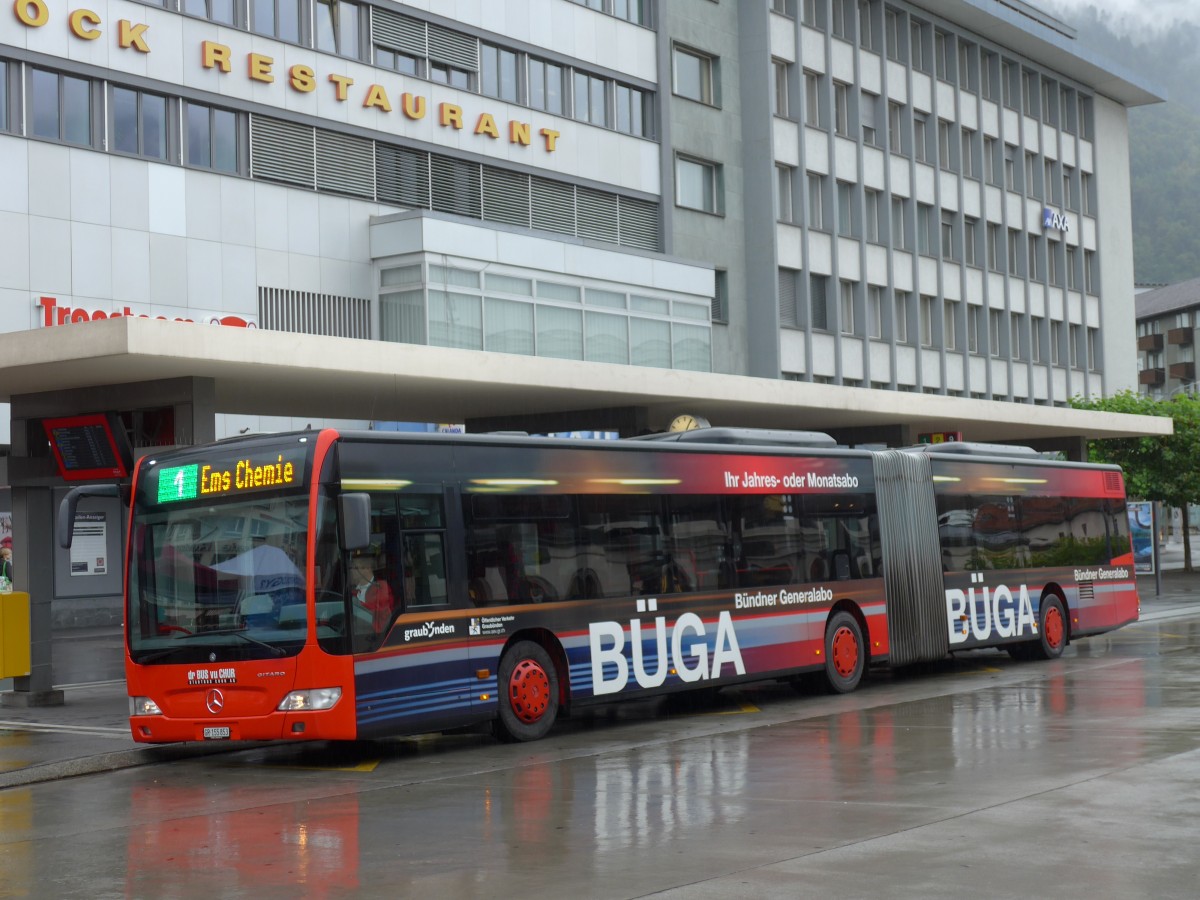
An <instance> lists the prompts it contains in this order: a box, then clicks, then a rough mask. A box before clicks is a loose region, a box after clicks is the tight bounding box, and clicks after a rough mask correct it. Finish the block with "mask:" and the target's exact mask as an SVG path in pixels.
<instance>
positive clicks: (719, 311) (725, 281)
mask: <svg viewBox="0 0 1200 900" xmlns="http://www.w3.org/2000/svg"><path fill="white" fill-rule="evenodd" d="M713 276H714V278H713V300H712V320H713V321H714V322H728V321H729V272H728V270H726V269H717V270H716V271H715V272H713Z"/></svg>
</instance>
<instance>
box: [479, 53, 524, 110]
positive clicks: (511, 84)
mask: <svg viewBox="0 0 1200 900" xmlns="http://www.w3.org/2000/svg"><path fill="white" fill-rule="evenodd" d="M479 52H480V67H479V92H480V93H481V94H486V95H487V96H488V97H496V98H498V99H500V100H505V101H507V102H509V103H517V102H519V100H520V94H519V92H518V83H517V54H516V53H514V52H513V51H511V50H505V49H504V48H502V47H493V46H492V45H491V44H481V45H480V47H479Z"/></svg>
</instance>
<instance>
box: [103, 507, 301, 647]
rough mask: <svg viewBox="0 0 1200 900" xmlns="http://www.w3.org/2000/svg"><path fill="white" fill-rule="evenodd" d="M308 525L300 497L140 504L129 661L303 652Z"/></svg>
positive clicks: (134, 546) (131, 588)
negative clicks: (149, 506) (142, 507)
mask: <svg viewBox="0 0 1200 900" xmlns="http://www.w3.org/2000/svg"><path fill="white" fill-rule="evenodd" d="M307 522H308V501H307V498H306V497H305V496H303V495H293V496H281V495H279V494H274V495H269V496H268V495H258V496H255V497H252V498H237V499H234V500H227V501H218V502H215V503H208V504H204V505H187V506H171V507H165V508H164V507H159V508H157V509H148V510H139V511H138V514H137V515H136V517H135V520H134V523H135V524H134V532H133V535H132V559H131V561H130V567H129V594H128V597H129V599H128V603H129V609H128V613H127V630H128V634H129V651H130V654H131V656H132V658H133V660H134V662H139V663H154V662H162V663H190V662H219V661H222V660H245V659H267V658H271V657H279V656H292V655H295V654H297V653H299V651H300V648H301V647H302V646H303V645H304V641H305V637H306V632H307V624H308V619H307V615H306V612H305V609H306V606H305V574H304V573H305V565H304V548H305V546H306V542H307V538H308V526H307Z"/></svg>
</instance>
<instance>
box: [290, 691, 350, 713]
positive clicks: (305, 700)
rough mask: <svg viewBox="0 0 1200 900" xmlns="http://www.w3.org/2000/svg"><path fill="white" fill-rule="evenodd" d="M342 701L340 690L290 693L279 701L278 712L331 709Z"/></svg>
mask: <svg viewBox="0 0 1200 900" xmlns="http://www.w3.org/2000/svg"><path fill="white" fill-rule="evenodd" d="M341 699H342V689H341V688H339V687H332V688H313V689H312V690H309V691H292V692H291V693H290V694H288V695H287V696H286V697H284V698H283V700H282V701H280V703H279V706H278V709H279V711H280V712H304V711H306V710H316V709H332V708H333V705H334V704H335V703H337V702H338V701H339V700H341Z"/></svg>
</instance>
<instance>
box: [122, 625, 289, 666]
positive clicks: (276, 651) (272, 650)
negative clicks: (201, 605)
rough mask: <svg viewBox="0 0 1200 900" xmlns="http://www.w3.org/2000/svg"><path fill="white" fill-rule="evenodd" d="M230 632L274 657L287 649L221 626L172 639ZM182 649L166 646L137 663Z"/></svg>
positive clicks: (227, 633)
mask: <svg viewBox="0 0 1200 900" xmlns="http://www.w3.org/2000/svg"><path fill="white" fill-rule="evenodd" d="M231 634H232V635H234V636H236V637H240V638H241V639H242V640H243V641H246V642H247V643H250V644H254V646H256V647H262V648H263V649H264V650H268V651H270V653H271V655H272V656H274V657H276V658H278V657H280V656H286V655H287V651H286V650H284V649H283V648H282V647H276V646H275V645H274V644H268V643H267V642H266V641H260V640H259V639H258V638H252V637H250V635H248V634H246V633H245V632H244V631H239V630H238V629H236V628H222V629H218V630H216V631H197V632H195V633H194V634H181V635H180V636H179V637H176V638H172V640H173V641H177V642H180V641H181V642H186V641H189V640H190V639H192V638H197V637H209V636H210V635H211V636H216V637H225V636H226V635H231ZM184 649H187V648H186V647H185V646H175V647H167V648H166V649H164V650H159V651H157V652H155V653H151V654H150V655H149V656H143V657H142V658H141V659H139V660H138V663H139V664H146V663H152V662H154V661H155V660H156V659H162V658H163V657H166V656H170V655H171V654H172V653H177V652H178V651H180V650H184Z"/></svg>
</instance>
